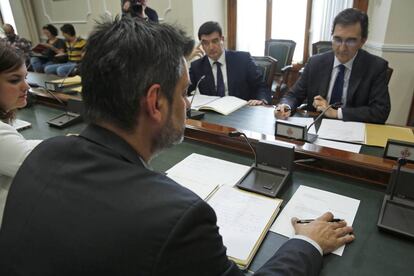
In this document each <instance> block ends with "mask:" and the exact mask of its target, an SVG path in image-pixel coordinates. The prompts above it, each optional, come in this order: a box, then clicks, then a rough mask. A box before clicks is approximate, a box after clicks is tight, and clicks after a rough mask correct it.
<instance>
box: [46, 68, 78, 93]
mask: <svg viewBox="0 0 414 276" xmlns="http://www.w3.org/2000/svg"><path fill="white" fill-rule="evenodd" d="M76 67H77V64H75V66H73V67H72V68H71V69H70V70H69V71H68V72H67V73H66V74H65V75H64V76H63V79H62V81H60V82H59V83H56V82H51V81H45V88H46V89H49V90H53V91H58V92H61V93H66V94H70V93H69V92H65V91H63V90H64V88H65V85H64V84H65V80H66V79H67V78H68V77H69V76H70V74H71V73H72V72H73V71H74V70H75V69H76ZM75 85H76V84H75Z"/></svg>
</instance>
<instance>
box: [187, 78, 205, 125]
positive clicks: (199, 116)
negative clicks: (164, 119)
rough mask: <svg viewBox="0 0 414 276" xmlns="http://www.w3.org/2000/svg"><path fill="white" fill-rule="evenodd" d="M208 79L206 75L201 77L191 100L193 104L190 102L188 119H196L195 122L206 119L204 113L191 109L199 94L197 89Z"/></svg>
mask: <svg viewBox="0 0 414 276" xmlns="http://www.w3.org/2000/svg"><path fill="white" fill-rule="evenodd" d="M205 78H206V75H202V76H201V78H200V79H199V80H198V82H197V84H196V86H195V89H194V95H193V97H192V98H191V102H190V107H189V108H188V109H187V118H188V119H195V120H200V119H202V118H203V117H204V114H205V113H204V112H201V111H198V110H192V109H191V107H192V105H193V101H194V98H195V96H196V94H197V89H198V86H199V85H200V83H201V82H202V81H203V80H204V79H205Z"/></svg>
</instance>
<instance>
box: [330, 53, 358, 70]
mask: <svg viewBox="0 0 414 276" xmlns="http://www.w3.org/2000/svg"><path fill="white" fill-rule="evenodd" d="M357 55H358V51H357V52H356V54H355V55H354V56H353V58H351V59H350V60H349V61H348V62H346V63H344V66H345V68H346V69H348V70H350V71H351V70H352V65H353V64H354V60H355V58H356V56H357ZM341 64H342V63H341V62H340V61H339V60H338V58H337V57H336V56H335V60H334V64H333V68H336V67H337V66H339V65H341Z"/></svg>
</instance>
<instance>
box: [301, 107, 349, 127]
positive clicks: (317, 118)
mask: <svg viewBox="0 0 414 276" xmlns="http://www.w3.org/2000/svg"><path fill="white" fill-rule="evenodd" d="M341 106H342V103H340V102H338V103H333V104H330V105H328V107H327V108H326V109H325V110H324V111H322V113H321V114H319V115H318V117H316V119H315V120H313V122H312V124H310V125H309V126H308V128H307V131H309V129H310V128H311V127H312V126H313V125H314V124H316V123H317V122H318V121H319V120H320V119H321V118H322V117H323V115H325V113H326V112H327V111H328V110H329V109H331V108H335V109H338V108H339V107H341Z"/></svg>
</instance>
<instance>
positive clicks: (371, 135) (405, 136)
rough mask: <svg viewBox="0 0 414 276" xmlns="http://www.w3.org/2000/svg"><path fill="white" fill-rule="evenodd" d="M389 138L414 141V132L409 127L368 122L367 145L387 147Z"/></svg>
mask: <svg viewBox="0 0 414 276" xmlns="http://www.w3.org/2000/svg"><path fill="white" fill-rule="evenodd" d="M388 139H394V140H399V141H405V142H411V143H414V134H413V131H412V130H411V129H410V128H408V127H397V126H388V125H375V124H366V144H367V145H369V146H378V147H385V145H386V144H387V140H388Z"/></svg>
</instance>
